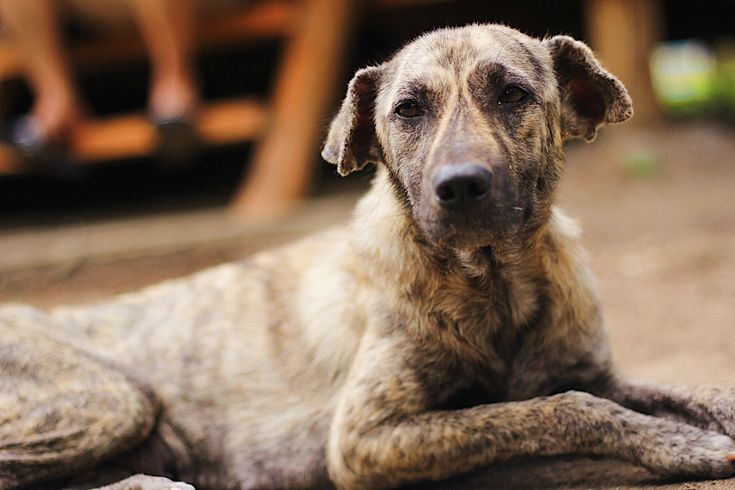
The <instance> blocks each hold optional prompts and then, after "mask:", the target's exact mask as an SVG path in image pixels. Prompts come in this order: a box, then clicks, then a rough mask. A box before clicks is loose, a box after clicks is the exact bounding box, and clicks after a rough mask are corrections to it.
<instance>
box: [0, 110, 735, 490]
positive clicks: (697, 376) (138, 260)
mask: <svg viewBox="0 0 735 490" xmlns="http://www.w3.org/2000/svg"><path fill="white" fill-rule="evenodd" d="M353 200H354V196H339V197H336V198H334V197H332V198H327V199H326V200H325V201H320V202H318V203H317V204H311V205H310V206H309V207H307V208H305V210H302V211H301V212H300V213H298V214H297V215H295V216H293V217H291V218H289V219H288V220H286V221H284V222H282V223H279V224H276V225H273V226H271V227H260V228H252V227H247V226H239V225H237V224H236V223H234V222H232V221H231V220H230V218H226V217H223V214H222V213H220V212H217V211H213V212H198V213H193V214H192V215H190V216H189V215H187V216H172V217H168V218H166V217H163V218H161V217H158V218H155V219H151V220H137V221H126V220H124V219H123V220H121V221H119V222H114V223H102V224H85V225H77V226H72V227H67V228H62V229H58V230H14V231H13V232H12V233H11V232H5V233H4V232H2V230H0V301H25V302H30V303H34V304H38V305H41V306H51V305H53V304H58V303H62V302H81V301H88V300H94V299H97V298H99V297H101V296H104V295H108V294H112V293H116V292H121V291H125V290H131V289H135V288H138V287H140V286H142V285H144V284H147V283H151V282H154V281H158V280H161V279H163V278H166V277H174V276H180V275H183V274H186V273H189V272H191V271H193V270H196V269H199V268H202V267H205V266H208V265H212V264H215V263H219V262H222V261H225V260H230V259H232V258H236V257H239V256H241V255H243V254H246V253H250V252H252V251H253V250H255V249H258V248H263V247H267V246H272V245H273V244H275V243H282V242H284V241H288V240H290V239H292V238H294V237H295V236H298V235H301V234H303V233H307V232H309V231H311V230H313V229H317V228H321V227H323V226H326V225H327V224H329V223H332V222H337V221H340V220H344V219H346V217H347V216H348V214H349V209H350V206H351V203H352V201H353ZM560 200H561V203H562V207H563V208H564V209H565V210H567V212H568V213H569V214H570V215H572V216H575V217H577V218H578V219H579V222H580V224H581V225H582V227H583V229H584V241H585V243H586V245H587V248H588V251H589V256H590V262H591V266H592V269H593V270H594V272H595V273H596V275H597V278H598V282H599V288H600V292H601V297H602V301H603V304H604V308H605V313H606V318H607V321H608V326H609V330H610V338H611V342H612V347H613V352H614V356H615V360H616V361H617V364H618V366H619V368H620V370H621V371H622V372H624V373H625V374H628V375H630V376H633V377H636V378H641V379H647V380H652V381H658V382H665V383H673V384H689V385H696V384H700V383H708V384H724V385H735V304H734V303H733V298H735V130H734V129H733V128H724V127H722V126H716V125H713V124H709V123H696V124H687V125H668V126H664V127H660V128H654V129H646V130H635V129H629V128H622V127H621V128H609V129H607V130H605V132H604V134H603V135H602V137H601V138H600V139H599V140H598V142H596V143H595V144H593V145H584V144H575V145H573V146H572V147H571V148H570V149H569V152H568V174H567V177H566V180H565V182H564V184H563V187H562V192H561V195H560ZM136 237H137V238H136ZM140 237H144V238H140ZM166 237H168V238H166ZM136 240H137V241H136ZM49 257H51V258H49ZM495 475H496V478H495V480H494V481H495V482H498V483H497V484H495V485H491V486H490V487H488V486H487V484H486V483H482V484H481V483H479V482H478V481H477V480H473V479H472V478H466V479H463V480H461V482H458V485H460V484H461V486H462V487H463V488H649V486H650V488H666V489H670V488H678V489H695V488H706V489H726V488H727V489H735V479H733V480H729V481H726V482H722V481H721V482H699V483H696V482H694V483H678V484H676V483H669V484H661V483H658V484H657V483H655V481H654V480H653V479H652V477H651V476H650V475H648V474H647V473H646V472H645V471H642V470H639V469H636V468H633V467H629V466H626V465H622V464H618V463H613V462H607V461H591V460H586V459H575V458H572V459H562V460H558V461H555V462H552V463H548V462H542V463H534V462H529V463H523V464H520V465H518V466H515V467H511V468H508V469H502V470H498V471H496V472H495ZM483 481H484V482H486V480H485V479H483Z"/></svg>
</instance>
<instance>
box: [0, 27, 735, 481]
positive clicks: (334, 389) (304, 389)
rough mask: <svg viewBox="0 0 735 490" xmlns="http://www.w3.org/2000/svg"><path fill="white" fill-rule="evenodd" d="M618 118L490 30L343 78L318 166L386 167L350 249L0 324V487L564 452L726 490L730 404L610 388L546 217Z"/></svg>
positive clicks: (261, 263)
mask: <svg viewBox="0 0 735 490" xmlns="http://www.w3.org/2000/svg"><path fill="white" fill-rule="evenodd" d="M631 114H632V109H631V101H630V99H629V97H628V95H627V93H626V91H625V89H624V88H623V86H622V84H621V83H620V82H619V81H618V80H617V79H616V78H615V77H613V76H612V75H610V74H609V73H608V72H606V71H605V70H604V69H603V68H602V67H601V66H600V64H599V63H598V62H597V61H596V60H595V58H594V56H593V54H592V52H591V51H590V50H589V49H588V48H587V46H585V45H584V44H583V43H581V42H578V41H575V40H573V39H571V38H569V37H566V36H557V37H552V38H548V39H543V40H537V39H533V38H530V37H528V36H525V35H523V34H521V33H519V32H518V31H515V30H513V29H510V28H508V27H504V26H498V25H472V26H467V27H463V28H458V29H446V30H439V31H436V32H432V33H429V34H427V35H424V36H422V37H420V38H419V39H417V40H416V41H414V42H413V43H411V44H409V45H408V46H406V47H405V48H404V49H402V50H401V51H400V52H399V53H398V54H397V55H395V57H393V58H392V59H391V60H390V61H388V62H386V63H384V64H382V65H380V66H373V67H369V68H366V69H363V70H360V71H358V72H357V74H356V75H355V77H354V78H353V80H352V81H351V82H350V84H349V88H348V91H347V97H346V98H345V100H344V102H343V104H342V107H341V109H340V111H339V114H338V115H337V116H336V118H335V120H334V122H333V123H332V125H331V128H330V131H329V136H328V139H327V143H326V146H325V147H324V151H323V155H324V158H325V159H327V160H328V161H330V162H332V163H335V164H336V165H337V169H338V171H339V173H340V174H342V175H346V174H349V173H350V172H353V171H355V170H358V169H360V168H362V167H364V166H365V165H366V164H368V163H375V164H377V165H378V172H377V175H376V177H375V181H374V183H373V186H372V189H371V190H370V192H369V193H368V194H367V195H366V196H365V197H364V198H363V199H362V201H361V202H360V203H359V205H358V206H357V210H356V212H355V218H354V220H353V221H352V223H351V224H350V225H348V226H346V227H343V228H339V229H336V230H332V231H329V232H326V233H324V234H321V235H318V236H315V237H311V238H307V239H306V240H303V241H301V242H299V243H296V244H294V245H292V246H289V247H285V248H282V249H279V250H275V251H269V252H266V253H262V254H259V255H256V256H255V257H253V258H251V259H249V260H246V261H243V262H239V263H233V264H228V265H223V266H220V267H216V268H214V269H211V270H208V271H205V272H202V273H199V274H197V275H195V276H193V277H190V278H187V279H183V280H176V281H171V282H168V283H165V284H162V285H158V286H154V287H151V288H149V289H146V290H144V291H142V292H139V293H135V294H129V295H125V296H121V297H118V298H115V299H113V300H111V301H108V302H104V303H101V304H95V305H88V306H82V307H70V308H57V309H54V310H52V311H50V312H41V311H38V310H35V309H32V308H29V307H23V306H8V307H5V308H4V309H2V310H1V311H0V332H1V336H0V369H2V378H1V379H0V386H1V389H0V487H2V488H5V489H7V488H16V487H28V486H36V485H38V482H42V481H47V480H51V479H56V478H62V477H66V476H68V475H82V474H84V473H85V472H87V471H89V470H90V469H92V468H100V467H109V466H113V465H114V466H116V467H117V468H124V469H126V470H127V471H128V475H130V474H134V473H136V472H138V473H148V474H156V475H164V476H167V477H171V478H175V479H180V480H184V481H188V482H191V483H193V484H195V485H198V486H201V487H204V488H217V489H221V488H296V487H298V488H304V487H313V488H324V487H330V486H336V487H338V488H366V489H367V488H371V489H372V488H387V487H395V486H398V485H402V484H406V483H411V482H419V481H421V480H426V479H432V480H439V479H444V478H447V477H449V476H452V475H456V474H458V473H460V472H466V471H470V470H473V469H478V468H481V467H483V466H487V465H494V464H498V463H502V462H505V461H509V460H513V459H518V458H527V457H536V456H551V455H562V454H568V453H582V454H589V455H600V456H605V457H611V458H619V459H623V460H627V461H630V462H633V463H636V464H639V465H642V466H644V467H646V468H648V469H649V470H650V471H652V472H654V473H656V474H659V475H666V476H676V477H697V478H700V477H703V478H712V477H715V478H718V477H728V476H731V475H733V473H735V464H734V462H733V460H735V443H734V442H733V440H732V439H731V438H732V437H733V436H735V390H734V389H724V388H723V389H717V388H699V389H695V390H692V391H685V390H680V389H674V388H663V387H656V386H649V385H643V384H634V383H630V382H627V381H624V380H622V379H620V377H618V376H617V375H616V374H615V373H614V371H613V369H612V367H611V362H610V355H609V351H608V347H607V341H606V335H605V329H604V326H603V321H602V318H601V317H600V311H599V306H598V301H597V297H596V294H595V291H594V288H593V285H592V281H591V279H590V275H589V273H588V271H587V268H586V266H585V263H584V258H583V254H582V252H581V251H580V247H579V245H578V239H577V231H576V228H575V226H574V225H573V223H572V222H571V221H570V220H569V219H568V218H566V217H565V216H564V215H563V214H561V212H560V211H559V210H558V209H556V208H555V207H554V205H553V202H554V194H555V191H556V188H557V184H558V182H559V178H560V175H561V173H562V168H563V150H562V148H563V144H564V142H565V141H566V140H569V139H571V138H583V139H585V140H588V141H589V140H592V139H593V138H594V137H595V134H596V131H597V129H598V127H599V126H601V125H603V124H605V123H614V122H620V121H623V120H625V119H627V118H629V117H630V116H631ZM572 390H574V391H572ZM170 485H178V486H180V487H183V486H184V485H183V484H173V483H172V482H170V481H169V480H167V479H161V478H158V479H156V478H152V477H146V476H134V477H132V478H129V479H127V480H124V481H122V482H118V483H117V484H114V485H113V486H112V487H111V488H117V489H122V488H168V487H169V486H170Z"/></svg>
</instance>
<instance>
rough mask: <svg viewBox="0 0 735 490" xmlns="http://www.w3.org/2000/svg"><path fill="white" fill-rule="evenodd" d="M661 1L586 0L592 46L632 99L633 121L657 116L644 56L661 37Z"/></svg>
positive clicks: (642, 120) (588, 33)
mask: <svg viewBox="0 0 735 490" xmlns="http://www.w3.org/2000/svg"><path fill="white" fill-rule="evenodd" d="M662 8H663V6H662V4H661V0H586V3H585V21H586V27H587V36H588V37H589V40H590V43H591V45H592V48H593V49H594V50H595V52H596V53H597V55H598V56H599V58H600V60H601V61H602V63H603V64H604V65H605V67H606V68H607V69H609V70H610V71H611V72H612V73H614V74H615V75H616V76H617V77H618V78H620V80H622V82H623V83H624V84H625V86H626V88H627V89H628V92H629V93H630V96H631V98H632V99H633V107H634V111H635V114H634V117H633V119H632V122H633V123H636V124H647V123H651V122H654V121H655V120H657V119H658V118H660V116H661V110H660V108H659V105H658V103H657V101H656V97H655V95H654V93H653V87H652V86H651V74H650V70H649V64H648V58H649V55H650V53H651V51H652V50H653V47H654V45H655V43H656V42H657V41H659V40H660V39H661V37H662V26H661V19H662V18H663V13H662Z"/></svg>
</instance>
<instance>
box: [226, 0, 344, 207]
mask: <svg viewBox="0 0 735 490" xmlns="http://www.w3.org/2000/svg"><path fill="white" fill-rule="evenodd" d="M357 6H358V0H340V1H334V0H306V1H303V2H301V8H302V9H303V12H302V14H301V15H300V16H299V21H300V25H299V27H298V30H297V31H295V32H294V35H293V36H292V37H291V39H290V40H289V42H288V45H287V47H286V51H285V54H284V57H283V60H282V62H281V67H280V69H279V73H278V78H277V82H276V87H275V92H274V97H273V122H272V124H271V126H270V128H269V131H268V134H267V135H266V137H265V138H264V139H263V141H262V142H261V143H260V144H259V145H258V148H257V151H256V152H255V155H254V157H253V163H252V165H251V167H250V171H249V173H248V175H247V176H246V177H245V179H244V181H243V183H242V187H241V189H240V190H239V191H238V194H237V197H236V198H235V201H234V203H233V209H234V210H235V211H236V212H237V213H239V214H240V215H241V216H243V217H244V218H245V219H248V220H253V221H256V220H266V219H268V218H271V217H273V216H277V215H279V214H280V213H282V212H284V211H285V210H287V209H288V208H289V207H290V206H292V205H293V204H294V203H295V202H297V201H298V200H300V199H301V198H302V197H303V195H304V193H305V192H306V190H307V189H308V187H309V184H310V180H311V174H312V172H313V170H312V163H313V161H314V156H315V155H316V153H317V150H318V146H319V137H320V133H321V131H322V129H323V127H324V123H325V120H326V117H327V112H328V110H329V107H330V104H331V102H332V97H333V95H334V91H335V88H336V81H337V78H338V74H339V73H340V67H341V64H342V60H343V58H344V52H345V50H346V44H347V40H348V38H349V34H350V31H351V30H352V26H353V25H354V21H355V17H356V11H357ZM305 94H306V96H305Z"/></svg>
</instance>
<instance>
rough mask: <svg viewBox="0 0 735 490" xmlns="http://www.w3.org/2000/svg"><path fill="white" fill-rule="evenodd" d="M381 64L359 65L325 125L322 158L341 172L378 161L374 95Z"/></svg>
mask: <svg viewBox="0 0 735 490" xmlns="http://www.w3.org/2000/svg"><path fill="white" fill-rule="evenodd" d="M382 72H383V68H382V66H371V67H368V68H363V69H361V70H358V71H357V73H355V76H354V77H353V78H352V80H351V81H350V84H349V85H348V86H347V96H346V97H345V99H344V101H342V106H341V108H340V110H339V112H338V113H337V115H336V116H335V117H334V119H333V120H332V124H331V125H330V126H329V133H328V135H327V141H326V142H325V143H324V148H322V158H324V159H325V160H326V161H328V162H329V163H333V164H335V165H337V172H339V174H340V175H342V176H345V175H348V174H350V173H352V172H355V171H357V170H360V169H362V168H363V167H365V165H367V164H368V163H379V162H380V161H382V157H381V152H380V148H379V147H378V141H377V136H376V135H375V120H374V119H375V117H374V112H375V96H376V94H377V91H378V85H379V83H380V78H381V74H382Z"/></svg>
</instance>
